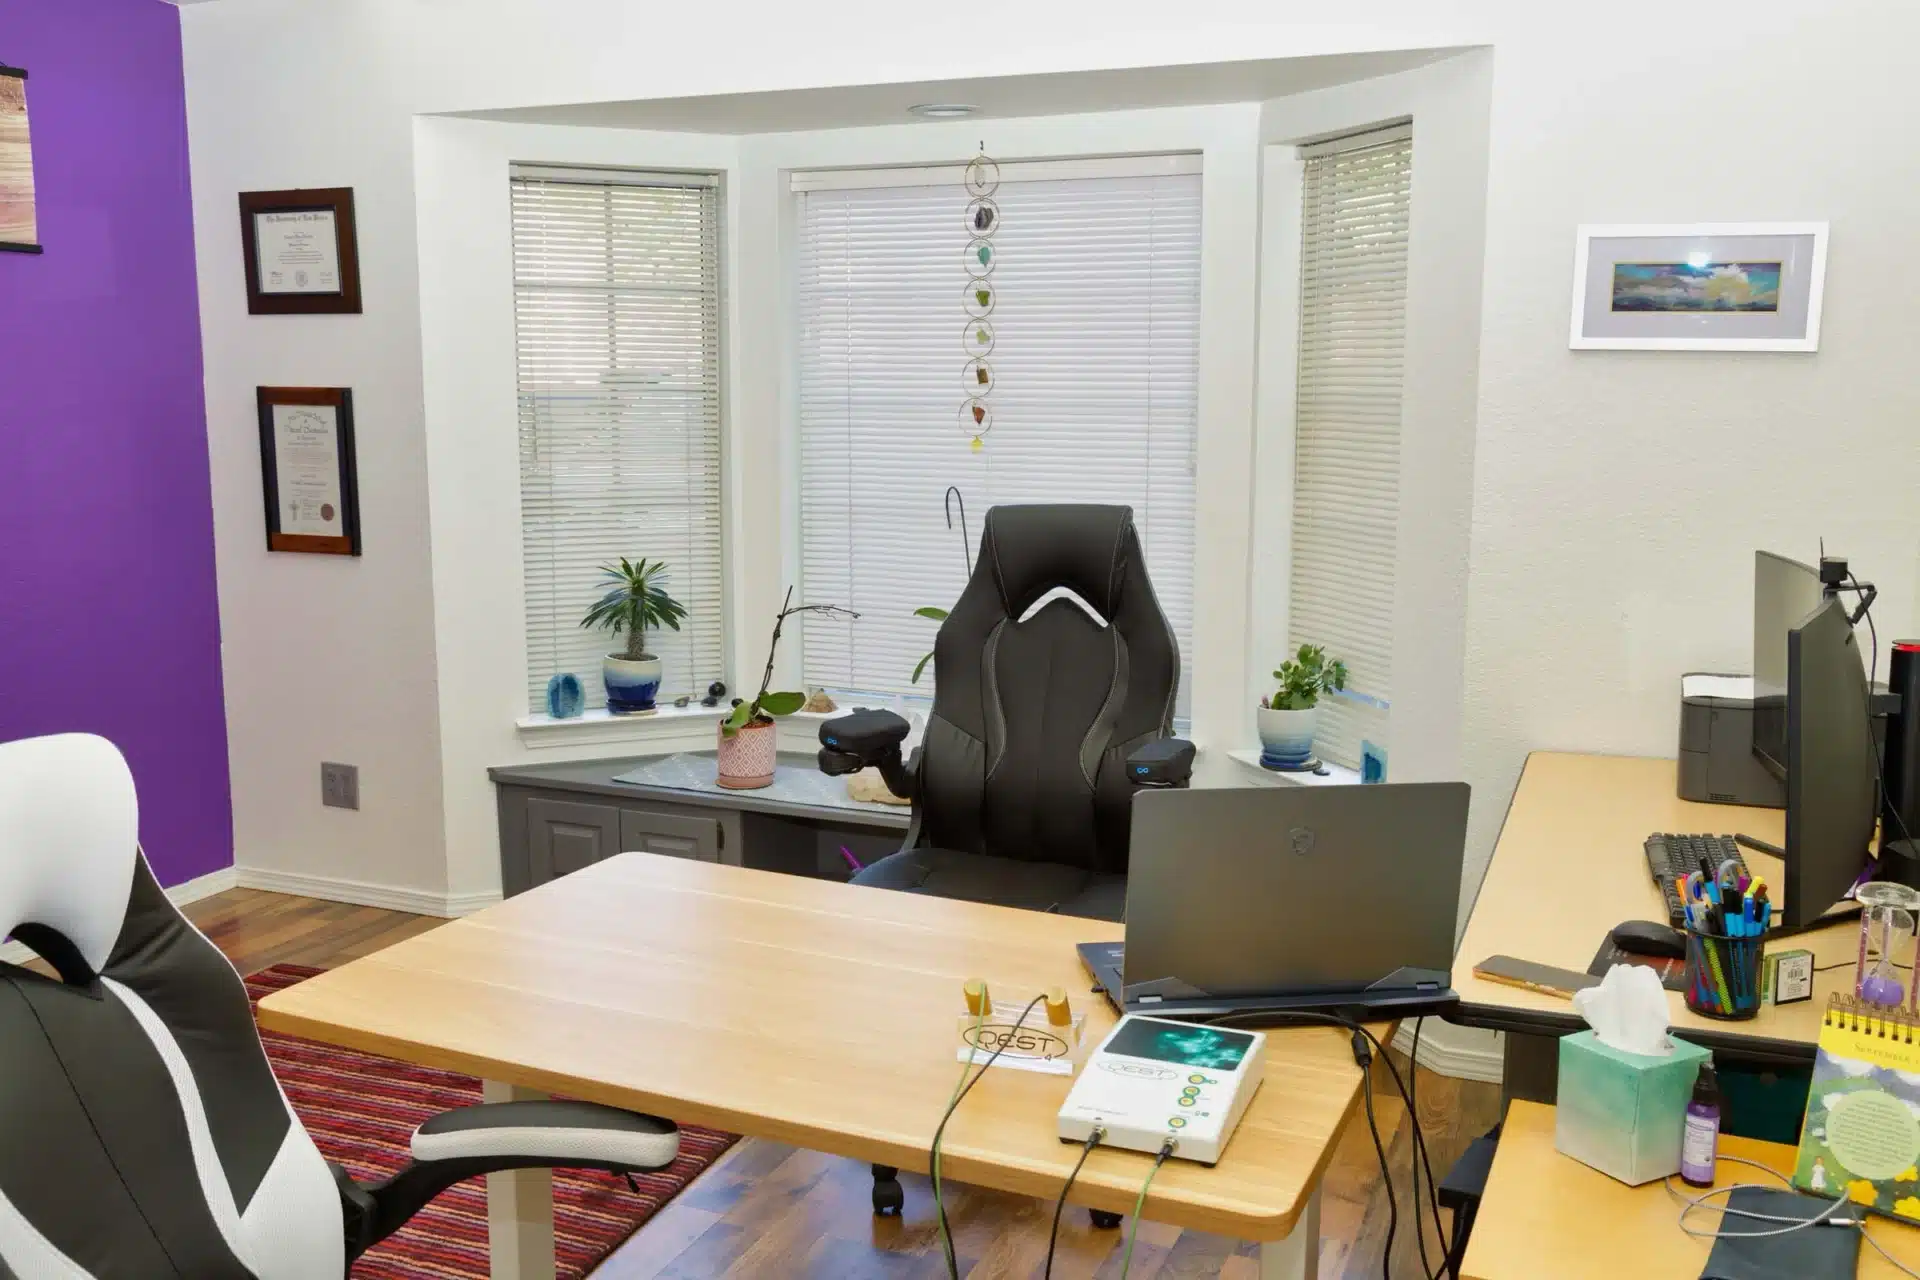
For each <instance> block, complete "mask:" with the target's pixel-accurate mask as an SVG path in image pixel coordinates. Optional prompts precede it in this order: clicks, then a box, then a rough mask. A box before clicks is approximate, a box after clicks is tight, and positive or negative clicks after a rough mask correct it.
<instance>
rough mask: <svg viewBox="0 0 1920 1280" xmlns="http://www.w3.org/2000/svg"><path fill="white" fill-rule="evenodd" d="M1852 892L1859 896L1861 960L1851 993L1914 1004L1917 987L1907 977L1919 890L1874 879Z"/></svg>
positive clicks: (1895, 1004)
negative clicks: (1878, 881)
mask: <svg viewBox="0 0 1920 1280" xmlns="http://www.w3.org/2000/svg"><path fill="white" fill-rule="evenodd" d="M1854 896H1855V897H1857V898H1858V899H1859V900H1860V961H1859V966H1858V968H1857V969H1856V970H1855V974H1854V994H1855V995H1857V996H1859V997H1860V998H1861V999H1862V1000H1865V1001H1866V1002H1867V1003H1869V1004H1877V1005H1884V1006H1886V1007H1889V1008H1894V1007H1898V1006H1899V1005H1901V1004H1905V1005H1907V1006H1908V1007H1909V1008H1913V1007H1915V1005H1916V996H1920V991H1916V990H1915V989H1914V988H1913V984H1912V983H1911V981H1910V980H1911V977H1912V974H1913V960H1914V953H1915V949H1916V938H1917V935H1916V933H1915V929H1914V913H1915V911H1916V909H1920V894H1916V893H1914V891H1913V890H1911V889H1909V888H1907V887H1906V886H1905V885H1902V884H1885V883H1873V884H1863V885H1861V886H1860V888H1859V890H1858V891H1857V892H1856V894H1855V895H1854ZM1903 971H1904V974H1903Z"/></svg>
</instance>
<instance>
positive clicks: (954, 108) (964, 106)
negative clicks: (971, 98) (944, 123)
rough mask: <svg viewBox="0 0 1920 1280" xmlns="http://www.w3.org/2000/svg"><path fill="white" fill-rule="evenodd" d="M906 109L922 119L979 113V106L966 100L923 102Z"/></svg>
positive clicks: (957, 117)
mask: <svg viewBox="0 0 1920 1280" xmlns="http://www.w3.org/2000/svg"><path fill="white" fill-rule="evenodd" d="M907 110H908V111H909V112H911V113H912V114H914V115H916V116H919V117H920V118H921V119H922V120H958V119H959V118H960V117H962V116H973V115H979V114H980V108H978V107H976V106H973V105H972V104H971V103H966V102H923V103H921V104H920V105H919V106H916V107H908V108H907Z"/></svg>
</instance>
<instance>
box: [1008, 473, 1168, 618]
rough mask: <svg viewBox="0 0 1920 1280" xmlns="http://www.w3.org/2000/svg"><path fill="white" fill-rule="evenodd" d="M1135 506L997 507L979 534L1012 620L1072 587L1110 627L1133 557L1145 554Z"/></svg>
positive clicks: (1047, 504)
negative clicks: (1136, 528) (1051, 593)
mask: <svg viewBox="0 0 1920 1280" xmlns="http://www.w3.org/2000/svg"><path fill="white" fill-rule="evenodd" d="M1138 545H1139V544H1138V541H1137V539H1136V538H1135V537H1134V533H1133V508H1132V507H1103V506H1091V505H1070V504H1064V503H1061V504H1054V503H1045V504H1033V505H1030V506H1009V507H995V508H993V509H992V510H991V511H989V512H987V524H986V528H985V530H984V531H983V532H982V533H981V535H980V559H981V561H982V562H983V563H984V564H987V565H989V566H991V567H992V570H993V579H994V585H995V586H997V587H998V588H999V589H1000V602H1001V604H1002V606H1003V607H1004V608H1005V609H1006V611H1007V616H1008V617H1011V618H1018V617H1020V616H1021V615H1023V614H1024V613H1026V611H1027V610H1028V609H1029V608H1031V607H1032V606H1033V602H1034V601H1036V600H1038V599H1039V598H1040V597H1041V596H1044V595H1045V594H1047V592H1049V591H1052V590H1053V589H1054V588H1055V587H1066V588H1067V589H1069V590H1070V591H1072V592H1073V593H1074V594H1075V595H1078V596H1079V597H1080V598H1081V599H1082V600H1085V601H1086V602H1087V604H1088V605H1089V606H1090V607H1091V608H1092V609H1093V610H1094V611H1095V612H1096V613H1098V614H1099V615H1100V616H1101V618H1102V619H1104V620H1106V621H1108V622H1111V621H1112V620H1113V618H1114V615H1115V614H1116V613H1117V612H1118V611H1119V608H1120V591H1121V587H1122V584H1123V583H1124V581H1125V579H1126V574H1127V564H1128V557H1129V556H1131V555H1136V554H1138V551H1137V548H1138Z"/></svg>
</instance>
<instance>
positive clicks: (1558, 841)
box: [1453, 751, 1865, 1096]
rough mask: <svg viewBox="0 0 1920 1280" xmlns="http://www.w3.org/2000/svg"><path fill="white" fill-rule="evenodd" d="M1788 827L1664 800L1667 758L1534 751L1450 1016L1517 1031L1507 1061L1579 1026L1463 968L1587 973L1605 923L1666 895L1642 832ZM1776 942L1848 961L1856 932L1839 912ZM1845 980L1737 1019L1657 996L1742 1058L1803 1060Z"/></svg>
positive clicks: (1670, 783)
mask: <svg viewBox="0 0 1920 1280" xmlns="http://www.w3.org/2000/svg"><path fill="white" fill-rule="evenodd" d="M1785 829H1786V814H1785V811H1784V810H1779V809H1746V808H1740V807H1737V806H1733V805H1722V804H1693V803H1690V802H1688V801H1685V800H1681V799H1680V798H1679V797H1678V796H1676V795H1675V794H1674V762H1673V761H1671V760H1661V759H1648V758H1644V757H1637V756H1585V755H1562V754H1557V753H1554V752H1546V751H1536V752H1534V753H1533V754H1532V755H1530V756H1528V757H1527V764H1526V768H1525V769H1524V770H1523V771H1522V773H1521V775H1520V785H1519V787H1518V788H1517V789H1516V790H1515V791H1514V795H1513V804H1512V806H1511V807H1510V808H1509V809H1508V810H1507V819H1506V823H1505V825H1504V826H1502V827H1501V829H1500V839H1499V842H1498V844H1496V845H1495V847H1494V852H1493V860H1492V862H1491V863H1489V864H1488V867H1487V874H1486V879H1485V880H1484V881H1483V882H1482V883H1481V886H1480V895H1479V897H1478V898H1477V899H1476V900H1475V902H1474V904H1473V912H1472V914H1471V915H1470V916H1469V917H1468V920H1467V929H1466V933H1465V935H1464V936H1463V937H1462V938H1461V941H1460V950H1459V955H1458V958H1457V959H1456V961H1455V966H1454V974H1453V985H1454V988H1455V989H1456V990H1457V991H1459V993H1460V1000H1461V1005H1460V1010H1459V1013H1458V1014H1457V1016H1456V1017H1455V1018H1454V1020H1455V1021H1459V1022H1461V1023H1464V1024H1466V1025H1469V1026H1480V1027H1488V1028H1492V1029H1494V1030H1498V1031H1509V1032H1517V1033H1519V1034H1518V1035H1510V1036H1508V1045H1509V1064H1510V1066H1513V1065H1516V1064H1515V1063H1514V1057H1515V1055H1516V1054H1517V1053H1526V1052H1531V1051H1532V1050H1529V1049H1528V1047H1527V1044H1526V1042H1527V1040H1528V1039H1533V1038H1538V1037H1540V1036H1559V1035H1561V1034H1563V1033H1565V1032H1568V1031H1577V1030H1580V1029H1581V1028H1582V1027H1584V1026H1585V1023H1583V1022H1581V1020H1580V1019H1579V1017H1578V1016H1577V1015H1575V1013H1574V1012H1573V1006H1572V1005H1571V1004H1569V1003H1568V1002H1567V1001H1565V1000H1562V999H1558V998H1556V997H1554V996H1549V995H1542V994H1540V993H1538V992H1533V991H1523V990H1520V989H1519V988H1516V987H1508V986H1502V985H1500V984H1499V983H1493V982H1486V981H1483V980H1482V979H1479V978H1476V977H1474V976H1473V972H1472V970H1473V966H1474V965H1476V964H1478V963H1479V962H1480V961H1482V960H1484V959H1486V958H1487V957H1488V956H1493V955H1509V956H1516V957H1518V958H1520V959H1522V960H1533V961H1537V962H1539V963H1541V964H1549V965H1553V966H1555V967H1557V968H1561V969H1572V970H1573V971H1575V972H1576V973H1585V972H1586V971H1587V966H1588V965H1589V964H1590V963H1592V961H1593V957H1594V953H1595V952H1596V951H1598V950H1599V948H1600V942H1601V939H1602V938H1604V937H1605V936H1606V934H1607V932H1608V931H1609V930H1611V929H1612V928H1613V927H1614V926H1615V925H1617V924H1619V923H1620V922H1622V921H1623V920H1665V919H1666V903H1665V900H1664V899H1663V898H1662V897H1661V896H1660V890H1659V888H1658V887H1657V886H1656V885H1655V884H1654V883H1653V878H1652V877H1651V876H1649V875H1648V874H1647V862H1646V855H1645V852H1644V850H1643V845H1644V844H1645V842H1646V838H1647V837H1648V836H1649V835H1651V834H1652V833H1654V832H1656V831H1673V832H1680V833H1683V834H1684V833H1689V832H1700V833H1712V834H1715V835H1731V834H1733V833H1734V832H1736V831H1738V832H1743V833H1745V834H1747V835H1750V836H1754V837H1757V838H1758V839H1761V840H1765V841H1768V842H1769V843H1772V844H1776V845H1777V844H1779V843H1781V841H1782V840H1784V839H1785V838H1786V830H1785ZM1743 853H1744V856H1745V857H1746V859H1747V863H1748V865H1749V866H1751V867H1752V868H1753V870H1754V873H1755V874H1756V875H1760V876H1764V877H1765V878H1766V881H1767V884H1768V885H1769V887H1770V889H1771V892H1772V893H1773V894H1774V896H1775V899H1776V900H1777V901H1784V899H1785V894H1786V875H1785V872H1784V870H1783V868H1782V866H1781V863H1780V861H1779V859H1777V858H1772V857H1768V856H1767V855H1765V854H1760V853H1755V852H1753V851H1751V850H1744V851H1743ZM1864 856H1865V851H1864V850H1863V851H1862V857H1864ZM1780 945H1782V946H1785V947H1794V948H1804V949H1806V950H1810V951H1812V952H1813V953H1814V955H1815V963H1816V966H1818V965H1826V964H1834V963H1839V962H1843V961H1850V960H1852V959H1853V958H1854V956H1855V954H1856V952H1857V948H1858V945H1859V932H1858V926H1857V925H1856V924H1855V922H1854V921H1853V920H1852V919H1847V920H1845V921H1843V922H1841V923H1839V924H1836V925H1834V926H1833V927H1830V928H1826V929H1820V930H1816V931H1814V932H1811V933H1806V934H1802V935H1800V936H1799V937H1796V938H1793V939H1791V940H1787V941H1784V942H1783V943H1781V944H1780ZM1851 980H1852V975H1851V972H1850V971H1849V970H1847V969H1844V968H1842V969H1834V970H1831V971H1829V972H1826V973H1818V974H1815V975H1814V998H1813V999H1812V1000H1808V1001H1802V1002H1800V1003H1797V1004H1788V1005H1780V1006H1773V1005H1767V1006H1764V1007H1762V1008H1761V1010H1760V1014H1759V1016H1758V1017H1756V1018H1753V1019H1751V1020H1749V1021H1746V1022H1718V1021H1715V1020H1714V1019H1712V1018H1703V1017H1701V1016H1700V1015H1698V1014H1696V1013H1692V1012H1690V1011H1688V1009H1687V1007H1686V1002H1685V1001H1684V1000H1683V999H1682V997H1681V995H1680V993H1679V992H1677V991H1674V992H1668V993H1667V1002H1668V1004H1669V1006H1670V1007H1671V1009H1672V1014H1671V1015H1670V1016H1671V1018H1672V1025H1673V1028H1674V1029H1675V1030H1676V1031H1678V1032H1681V1033H1682V1034H1684V1035H1685V1036H1686V1038H1687V1039H1689V1040H1693V1041H1696V1042H1698V1043H1700V1044H1704V1045H1707V1046H1709V1047H1711V1048H1713V1049H1716V1050H1720V1049H1725V1050H1728V1051H1730V1052H1732V1053H1734V1054H1735V1055H1736V1056H1738V1057H1741V1058H1744V1059H1746V1060H1749V1061H1754V1062H1778V1063H1783V1064H1794V1065H1805V1064H1807V1063H1810V1062H1812V1061H1813V1044H1814V1041H1815V1040H1817V1039H1818V1038H1819V1034H1820V1012H1821V1010H1823V1009H1825V1008H1826V1005H1827V996H1828V995H1830V994H1832V993H1833V992H1836V991H1839V990H1842V989H1843V988H1844V987H1845V986H1846V985H1847V984H1848V983H1849V982H1850V981H1851ZM1547 1047H1548V1048H1551V1042H1550V1041H1549V1042H1547ZM1534 1048H1535V1049H1537V1048H1538V1046H1534ZM1523 1096H1524V1095H1523Z"/></svg>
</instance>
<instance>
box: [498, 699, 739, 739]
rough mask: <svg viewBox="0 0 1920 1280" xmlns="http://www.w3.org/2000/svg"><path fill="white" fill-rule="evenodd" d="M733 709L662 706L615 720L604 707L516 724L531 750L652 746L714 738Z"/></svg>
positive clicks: (524, 719)
mask: <svg viewBox="0 0 1920 1280" xmlns="http://www.w3.org/2000/svg"><path fill="white" fill-rule="evenodd" d="M729 710H730V708H728V707H725V706H719V707H703V706H701V705H700V704H699V703H697V702H696V703H693V704H692V705H690V706H686V707H675V706H663V707H660V708H658V709H657V710H655V711H654V712H653V713H652V714H651V715H643V716H616V715H614V714H612V713H611V712H609V711H608V710H607V709H606V708H605V707H596V708H594V709H593V710H592V711H588V712H585V713H583V714H581V715H577V716H570V717H568V718H567V719H565V720H556V719H555V718H554V717H552V716H549V715H529V716H521V717H520V719H519V720H518V721H516V722H515V727H516V728H517V729H518V730H519V731H520V742H521V745H523V746H525V747H527V748H529V749H530V750H538V749H539V748H541V747H572V746H583V745H587V744H590V743H596V742H640V743H644V742H650V741H662V740H666V739H673V738H685V737H687V736H689V735H692V734H698V733H701V732H702V731H704V732H706V733H707V734H709V735H711V734H712V733H713V726H714V724H715V723H717V722H718V721H719V719H720V717H722V716H724V715H726V714H727V712H728V711H729Z"/></svg>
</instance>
